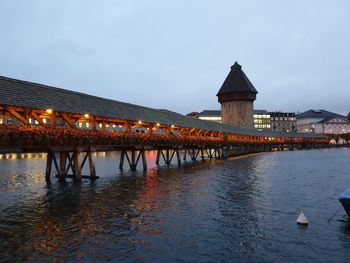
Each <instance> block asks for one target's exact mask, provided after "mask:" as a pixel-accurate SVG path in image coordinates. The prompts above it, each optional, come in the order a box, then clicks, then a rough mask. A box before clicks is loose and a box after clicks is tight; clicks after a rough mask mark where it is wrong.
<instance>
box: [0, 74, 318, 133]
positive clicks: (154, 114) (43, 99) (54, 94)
mask: <svg viewBox="0 0 350 263" xmlns="http://www.w3.org/2000/svg"><path fill="white" fill-rule="evenodd" d="M0 105H4V106H20V107H26V108H32V109H53V110H55V111H57V112H66V113H77V114H85V113H88V114H90V115H95V116H100V117H106V118H113V119H121V120H130V121H139V120H141V121H144V122H149V123H161V124H163V125H175V126H179V127H187V128H196V129H204V130H212V131H220V132H231V133H236V134H246V135H255V136H281V137H319V136H317V135H312V136H311V135H310V134H299V133H298V134H291V133H289V134H282V133H276V132H267V133H266V132H258V131H255V130H248V129H242V128H239V127H235V126H231V125H227V124H220V123H216V122H211V121H205V120H200V119H196V118H192V117H187V116H183V115H180V114H176V113H171V112H164V111H160V110H156V109H152V108H148V107H143V106H138V105H134V104H130V103H125V102H120V101H116V100H110V99H105V98H101V97H97V96H92V95H88V94H84V93H79V92H74V91H69V90H65V89H60V88H56V87H50V86H46V85H42V84H37V83H33V82H28V81H22V80H17V79H12V78H7V77H1V76H0Z"/></svg>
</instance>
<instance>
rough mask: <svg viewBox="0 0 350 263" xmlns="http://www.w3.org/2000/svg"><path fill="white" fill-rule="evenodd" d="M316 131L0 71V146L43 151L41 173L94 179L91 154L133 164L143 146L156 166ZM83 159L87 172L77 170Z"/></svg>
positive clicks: (307, 142) (264, 146)
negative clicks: (254, 126)
mask: <svg viewBox="0 0 350 263" xmlns="http://www.w3.org/2000/svg"><path fill="white" fill-rule="evenodd" d="M328 143H329V140H328V139H327V137H325V136H322V135H317V134H302V133H277V132H257V131H255V130H248V129H242V128H237V127H234V126H230V125H225V124H220V123H215V122H210V121H204V120H199V119H194V118H191V117H187V116H183V115H180V114H176V113H171V112H166V111H162V110H156V109H152V108H147V107H142V106H138V105H133V104H129V103H125V102H120V101H115V100H110V99H105V98H100V97H96V96H91V95H87V94H83V93H78V92H73V91H69V90H64V89H60V88H55V87H50V86H46V85H42V84H37V83H32V82H27V81H22V80H17V79H11V78H7V77H0V151H2V152H14V151H16V152H18V151H21V152H46V153H48V155H47V156H48V157H47V169H46V178H47V180H49V179H50V175H51V170H52V167H54V168H55V171H56V174H57V176H58V177H59V178H60V179H61V180H64V178H65V177H67V176H69V172H70V171H71V172H72V174H71V175H70V176H72V177H73V178H74V179H76V180H81V178H83V177H87V178H90V179H96V178H97V176H96V171H95V167H94V163H93V160H92V155H91V152H94V151H120V152H121V158H120V165H119V168H120V169H123V168H124V165H125V163H126V164H127V165H129V168H130V169H132V170H135V169H136V167H137V164H138V163H139V162H142V166H143V169H144V170H146V169H147V162H146V156H145V151H148V150H156V151H157V160H156V162H157V164H159V162H160V160H162V161H163V162H164V163H165V164H170V162H171V161H172V160H173V158H176V159H177V162H178V163H179V164H181V158H180V153H179V151H181V152H182V153H183V157H182V158H183V159H184V160H186V158H190V159H192V160H196V159H197V158H201V159H205V158H220V157H224V156H230V155H235V154H244V153H250V152H260V151H270V150H274V149H275V150H276V149H300V148H306V147H307V148H310V147H324V146H326V145H328ZM86 163H88V165H89V171H90V173H89V174H88V175H85V176H84V175H82V174H81V171H82V168H83V167H84V165H85V164H86Z"/></svg>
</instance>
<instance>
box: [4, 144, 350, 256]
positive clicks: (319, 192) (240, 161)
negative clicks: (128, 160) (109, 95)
mask: <svg viewBox="0 0 350 263" xmlns="http://www.w3.org/2000/svg"><path fill="white" fill-rule="evenodd" d="M95 159H96V166H97V171H98V172H99V175H100V176H101V178H100V179H99V180H98V181H96V182H89V181H83V182H82V183H81V184H79V183H74V182H71V181H67V182H66V183H58V182H56V181H55V180H54V181H53V183H52V184H51V185H46V183H45V180H44V175H43V171H44V166H45V159H43V158H31V159H0V174H1V176H0V254H1V257H0V261H1V262H14V261H28V262H76V261H83V262H99V261H101V262H106V261H107V262H108V261H109V262H139V261H145V262H174V261H175V262H235V261H237V262H350V222H349V221H348V220H347V217H346V216H345V213H344V211H343V210H342V209H340V210H339V212H338V213H337V215H336V216H335V218H334V219H333V220H332V221H330V222H327V220H328V219H329V218H330V217H331V216H332V214H334V212H335V211H337V210H338V209H339V207H340V204H339V202H338V201H337V198H338V195H339V194H340V193H341V192H342V191H343V190H345V189H346V188H348V187H350V149H330V150H310V151H295V152H279V153H265V154H259V155H251V156H249V157H245V158H232V159H229V160H225V161H211V162H205V163H201V162H198V163H197V164H191V163H188V164H186V165H185V166H182V167H180V168H177V167H176V166H175V165H174V166H173V167H170V168H160V169H156V168H154V169H151V170H149V171H148V172H147V173H146V174H143V173H124V174H120V173H119V172H118V171H117V164H118V163H117V159H118V156H117V155H115V154H107V155H106V156H97V157H95ZM148 160H149V161H150V165H151V163H152V162H154V154H150V156H148ZM301 208H302V209H304V211H305V213H306V215H307V216H308V217H309V219H310V221H311V224H310V225H309V226H308V227H307V228H304V227H300V226H298V225H297V224H296V222H295V220H296V217H297V215H298V213H299V211H300V209H301Z"/></svg>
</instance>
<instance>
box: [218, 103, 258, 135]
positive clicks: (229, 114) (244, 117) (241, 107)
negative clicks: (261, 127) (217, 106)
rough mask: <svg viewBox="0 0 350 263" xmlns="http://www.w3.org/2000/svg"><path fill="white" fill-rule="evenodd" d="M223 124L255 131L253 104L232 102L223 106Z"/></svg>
mask: <svg viewBox="0 0 350 263" xmlns="http://www.w3.org/2000/svg"><path fill="white" fill-rule="evenodd" d="M221 117H222V123H224V124H230V125H234V126H239V127H242V128H249V129H254V125H253V102H252V101H231V102H224V103H222V104H221Z"/></svg>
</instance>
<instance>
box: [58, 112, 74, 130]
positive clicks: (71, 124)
mask: <svg viewBox="0 0 350 263" xmlns="http://www.w3.org/2000/svg"><path fill="white" fill-rule="evenodd" d="M60 115H61V116H62V118H63V120H64V121H65V123H66V124H67V125H68V127H69V128H71V129H76V127H75V126H74V124H73V121H72V120H71V119H70V117H69V116H68V115H67V114H66V113H63V112H61V113H60Z"/></svg>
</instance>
